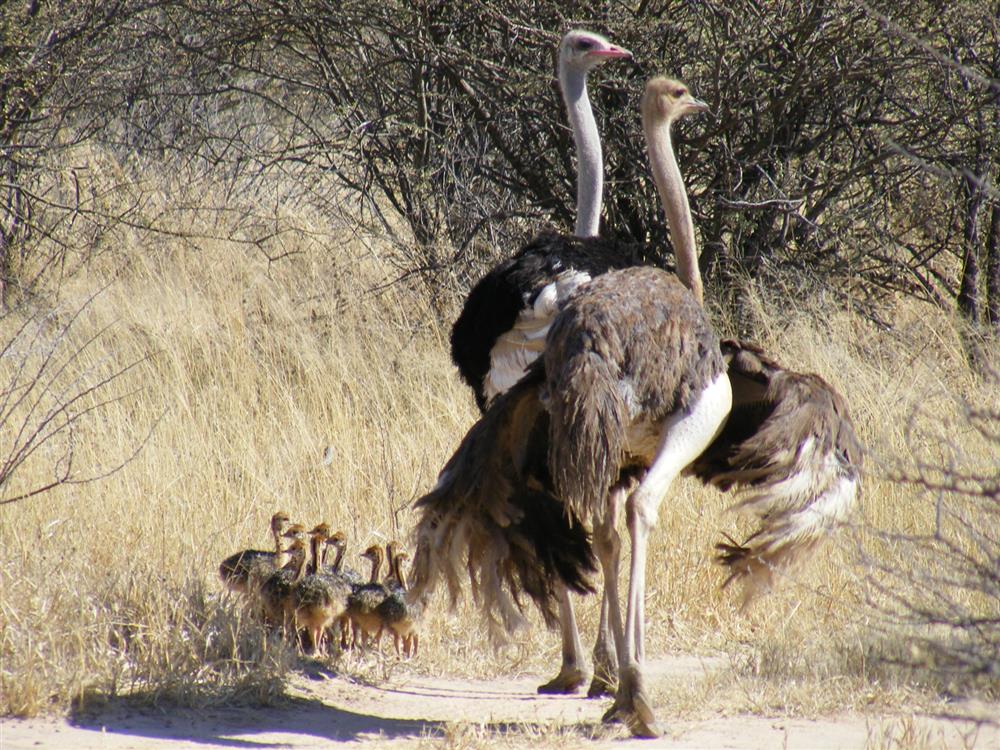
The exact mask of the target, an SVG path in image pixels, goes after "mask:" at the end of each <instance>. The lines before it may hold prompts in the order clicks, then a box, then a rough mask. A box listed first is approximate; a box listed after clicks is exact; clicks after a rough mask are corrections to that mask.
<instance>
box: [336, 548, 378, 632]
mask: <svg viewBox="0 0 1000 750" xmlns="http://www.w3.org/2000/svg"><path fill="white" fill-rule="evenodd" d="M361 557H364V558H366V559H367V560H368V561H369V562H371V566H372V570H371V577H370V578H369V580H368V583H366V584H362V585H361V586H358V587H357V588H356V589H355V590H354V592H353V593H352V594H351V595H350V596H349V597H348V599H347V609H346V611H345V614H346V615H347V616H348V617H349V618H350V620H351V628H352V630H353V631H354V637H353V645H355V646H357V645H358V643H359V642H363V644H364V645H367V643H368V642H369V641H370V640H371V638H373V637H374V636H375V635H377V634H379V633H380V631H381V629H382V620H381V618H379V615H378V612H377V611H376V610H377V609H378V605H379V604H381V603H382V601H383V600H384V599H385V597H386V595H387V593H388V591H387V590H386V587H385V586H384V585H383V584H382V583H381V582H380V581H379V572H380V571H381V569H382V560H383V554H382V548H381V547H379V546H378V545H377V544H373V545H372V546H370V547H369V548H368V549H366V550H365V551H364V552H362V553H361Z"/></svg>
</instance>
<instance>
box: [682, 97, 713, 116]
mask: <svg viewBox="0 0 1000 750" xmlns="http://www.w3.org/2000/svg"><path fill="white" fill-rule="evenodd" d="M685 108H686V109H687V111H688V112H689V113H690V114H698V113H699V112H708V113H709V114H711V113H712V108H711V107H709V106H708V104H706V103H705V102H703V101H702V100H701V99H695V98H694V97H693V96H692V97H691V98H690V99H688V100H687V102H685Z"/></svg>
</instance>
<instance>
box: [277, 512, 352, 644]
mask: <svg viewBox="0 0 1000 750" xmlns="http://www.w3.org/2000/svg"><path fill="white" fill-rule="evenodd" d="M329 532H330V529H329V527H328V526H327V525H326V524H320V525H319V526H317V527H316V528H314V529H313V530H312V531H311V532H309V534H310V548H311V552H312V562H311V564H310V566H309V572H308V573H307V574H306V573H305V566H304V565H303V566H301V567H300V570H299V573H298V575H297V577H296V578H297V580H296V581H295V583H294V585H293V586H292V591H291V595H290V597H289V602H290V609H291V617H292V619H294V622H295V627H296V629H299V628H304V629H305V630H306V632H308V633H309V640H310V642H311V643H312V647H313V649H314V650H315V651H316V653H317V654H319V655H320V656H324V655H325V653H326V649H325V646H324V638H323V633H324V631H325V630H326V628H327V627H329V626H330V625H332V624H333V622H334V620H335V619H336V618H337V617H338V616H339V615H340V614H341V613H342V612H343V610H344V606H345V604H346V597H345V596H341V595H339V592H338V591H337V590H336V589H335V588H334V585H333V582H332V580H331V579H330V578H329V577H327V576H326V575H324V574H323V573H322V570H321V564H320V557H321V555H320V545H323V544H324V543H325V542H326V541H327V539H328V538H329Z"/></svg>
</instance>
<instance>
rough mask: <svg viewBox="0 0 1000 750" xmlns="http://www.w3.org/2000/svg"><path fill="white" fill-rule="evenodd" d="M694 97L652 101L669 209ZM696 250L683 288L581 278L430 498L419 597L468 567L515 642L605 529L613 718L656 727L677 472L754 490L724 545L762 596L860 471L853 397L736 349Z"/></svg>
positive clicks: (492, 614)
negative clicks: (659, 544) (738, 527)
mask: <svg viewBox="0 0 1000 750" xmlns="http://www.w3.org/2000/svg"><path fill="white" fill-rule="evenodd" d="M678 93H681V90H680V89H679V88H678V84H677V82H676V81H667V80H663V79H657V80H655V81H653V82H651V83H650V84H649V85H648V86H647V90H646V94H645V96H644V97H643V107H642V113H643V121H644V132H645V134H646V136H647V141H648V146H649V149H650V159H651V162H652V163H653V165H654V169H655V170H656V173H655V175H654V176H655V177H656V179H657V182H658V186H659V187H660V189H661V197H662V198H663V199H664V201H665V202H667V203H668V205H667V206H666V208H667V209H668V211H670V210H679V205H678V204H679V200H678V197H677V196H678V195H679V193H678V192H677V190H670V189H666V190H664V186H665V185H666V187H668V188H669V187H670V185H669V182H670V179H672V178H671V176H670V170H667V169H664V167H665V166H667V165H669V164H670V163H671V161H672V155H670V154H668V153H666V151H667V150H668V149H669V141H667V140H666V139H665V135H666V132H665V131H667V130H668V128H669V121H668V113H669V111H670V110H671V108H672V106H674V104H675V103H676V100H677V95H678ZM673 179H679V173H677V174H675V175H674V176H673ZM671 203H672V204H673V205H670V204H671ZM673 223H674V222H673V221H672V224H673ZM692 238H693V235H692ZM694 250H695V248H694V244H693V241H691V242H684V241H682V242H677V239H676V238H675V251H676V252H677V253H678V254H679V255H686V256H687V257H685V258H678V263H677V267H678V271H679V274H680V277H681V279H680V280H678V279H677V278H675V277H673V276H671V275H670V274H667V273H665V272H663V271H659V270H656V269H651V268H632V269H625V270H619V271H611V272H608V273H607V274H605V275H603V276H601V277H599V278H597V279H595V280H594V281H592V282H591V283H590V284H588V285H586V286H585V287H584V288H582V289H581V290H580V291H579V292H578V293H577V295H576V296H575V297H573V298H572V299H571V300H570V301H569V302H568V303H567V304H566V306H565V307H564V309H563V310H562V312H560V313H559V315H558V317H557V318H556V320H555V321H554V323H553V324H552V327H551V330H550V331H549V334H548V337H547V341H546V346H545V352H544V356H543V359H542V361H540V362H536V363H535V364H534V365H532V366H531V367H530V368H529V370H528V372H527V373H526V375H525V377H524V378H523V379H522V380H521V381H520V382H518V383H517V384H516V385H515V386H514V387H513V388H511V389H510V390H509V391H507V392H506V393H504V394H502V395H500V396H498V397H497V398H496V399H495V401H494V402H493V404H492V405H491V406H490V408H489V409H488V410H487V411H486V413H485V414H484V416H483V417H482V419H480V420H479V422H477V423H476V425H474V426H473V428H472V429H471V430H470V431H469V433H468V434H467V435H466V437H465V439H464V440H463V441H462V443H461V444H460V445H459V447H458V449H457V451H456V452H455V454H454V455H453V456H452V458H451V460H450V461H449V462H448V463H447V464H446V465H445V467H444V469H443V470H442V472H441V474H440V475H439V479H438V483H437V485H436V486H435V488H434V489H432V490H431V492H429V493H428V494H427V495H425V496H424V497H423V498H421V499H420V500H419V501H418V503H417V507H418V509H419V511H420V514H421V516H420V519H419V522H418V525H417V529H416V542H417V545H416V549H417V552H416V555H415V559H414V571H413V578H414V580H413V586H412V589H411V591H410V593H409V596H410V597H411V598H413V599H415V600H423V599H425V598H426V596H427V595H428V593H429V592H430V591H431V590H432V589H433V588H434V586H435V585H436V584H437V583H438V582H439V581H441V580H443V581H445V582H446V583H447V585H448V588H449V590H450V593H451V595H452V599H453V601H454V599H455V597H456V596H457V594H458V592H459V590H460V588H461V579H462V577H463V575H464V574H467V575H468V576H469V577H470V580H471V584H472V590H473V594H474V596H476V598H477V599H478V600H479V601H480V604H481V605H482V607H483V609H484V612H485V614H486V616H487V623H488V624H489V625H490V626H491V633H492V634H494V635H501V636H502V635H503V634H505V633H506V632H509V631H510V630H512V629H514V628H516V627H518V626H519V625H520V624H522V622H523V611H522V607H523V602H522V595H524V594H527V595H528V596H530V597H531V598H532V599H533V600H534V601H535V603H536V604H537V605H538V606H539V609H540V610H541V612H542V614H543V616H545V617H546V619H547V620H549V619H550V618H552V617H553V616H554V612H553V603H554V602H555V601H556V592H557V590H558V587H559V586H565V587H568V588H570V589H576V590H586V589H587V588H588V587H589V581H588V576H589V574H590V573H591V572H592V570H593V568H594V561H593V550H592V549H591V546H590V543H589V539H588V538H587V535H586V530H585V529H584V528H583V520H584V519H588V520H589V521H590V523H591V527H592V528H593V531H594V548H596V551H597V557H598V559H599V560H600V564H601V568H602V571H603V573H604V577H605V586H606V589H607V594H608V596H607V599H608V602H609V606H610V609H611V612H610V617H609V620H610V626H611V629H612V630H613V631H614V639H615V644H616V647H617V652H618V656H619V660H620V664H619V670H620V679H619V684H618V691H617V694H616V697H615V702H614V704H613V706H612V707H611V709H610V710H609V711H608V713H607V714H606V718H607V719H612V718H615V717H620V718H623V719H625V720H626V721H627V722H628V724H629V726H630V728H631V729H632V731H633V732H634V733H635V734H637V735H641V736H656V735H657V734H658V731H659V730H658V727H657V724H656V720H655V716H654V714H653V711H652V708H651V706H650V703H649V700H648V698H647V696H646V693H645V690H644V685H643V673H642V663H643V660H644V591H645V557H646V548H647V544H648V537H649V533H650V531H651V529H652V527H653V525H654V524H655V521H656V516H657V511H658V507H659V505H660V503H661V502H662V500H663V498H664V497H665V495H666V492H667V490H668V488H669V486H670V483H671V482H672V481H673V479H674V478H676V476H678V475H679V474H680V473H681V472H687V473H691V474H694V475H696V476H698V477H699V478H701V479H702V480H703V481H706V482H711V483H713V484H715V485H717V486H719V487H720V489H723V490H727V489H733V488H736V489H739V490H742V491H744V492H745V493H746V494H745V495H744V498H745V499H743V500H742V501H741V502H739V503H738V504H737V507H743V508H745V509H749V510H751V511H753V512H754V513H755V514H756V515H757V518H758V522H759V527H758V529H757V531H755V532H754V533H753V534H751V535H750V537H748V539H747V540H746V541H744V542H743V543H742V544H737V543H735V542H733V543H729V544H724V545H720V547H719V550H720V555H719V557H718V558H717V559H718V561H719V562H720V563H722V564H724V565H726V566H727V567H728V568H729V570H730V576H729V578H728V579H727V583H728V582H729V581H731V580H735V579H740V580H743V581H745V582H746V584H747V596H752V595H753V594H754V593H756V592H758V591H762V590H764V589H765V588H766V585H769V584H770V581H771V578H772V576H773V574H774V573H775V572H776V571H777V570H780V569H782V568H784V567H787V566H789V565H791V564H792V563H793V562H794V561H795V560H796V559H799V558H801V557H803V556H804V555H805V553H806V552H808V551H809V550H811V549H813V548H814V547H815V545H816V543H817V542H818V541H820V540H822V539H823V538H825V537H827V536H828V535H829V532H830V530H831V528H832V527H834V526H835V525H836V524H837V522H838V521H839V520H840V519H841V518H842V517H843V515H844V513H846V511H847V510H848V509H849V507H850V505H851V503H852V502H853V500H854V497H855V495H856V493H857V485H858V470H859V468H860V446H859V445H858V443H857V439H856V438H855V437H854V433H853V428H852V426H851V423H850V419H849V417H848V416H847V412H846V407H845V404H844V402H843V399H841V398H840V397H839V395H838V394H836V393H835V392H834V391H833V390H832V389H831V388H830V387H829V386H828V385H826V384H825V383H824V382H823V381H822V380H821V379H820V378H818V377H817V376H809V375H799V374H796V373H791V372H788V371H786V370H783V369H782V368H780V367H779V366H778V365H777V364H776V363H774V362H773V361H772V360H770V359H768V358H767V357H766V356H764V355H762V354H761V353H760V352H759V351H758V350H754V349H752V348H751V347H749V346H746V345H740V344H739V343H738V342H722V344H721V345H720V342H719V340H718V338H717V336H716V335H715V334H714V332H713V331H712V328H711V326H710V324H709V323H708V320H707V318H706V316H705V314H704V311H703V309H702V307H701V304H700V302H699V300H698V299H697V297H696V296H695V294H694V293H693V292H692V291H691V290H692V289H697V288H698V283H697V282H698V279H697V273H698V267H697V263H696V262H695V261H696V258H695V257H694V255H693V253H694ZM682 282H683V283H682ZM734 396H735V398H734ZM727 416H728V417H729V420H730V421H729V423H728V424H727V425H726V426H725V428H723V424H724V422H725V420H726V418H727ZM636 482H638V485H637V486H635V483H636ZM633 487H634V489H633ZM623 506H624V508H625V510H626V514H627V519H628V529H629V536H630V541H631V543H632V563H631V570H630V580H629V589H628V598H627V607H626V616H625V621H624V623H623V622H622V617H621V611H620V608H619V604H618V602H619V599H618V594H617V580H618V578H617V571H618V539H617V532H616V524H615V521H616V519H617V516H618V514H619V513H620V510H621V508H622V507H623Z"/></svg>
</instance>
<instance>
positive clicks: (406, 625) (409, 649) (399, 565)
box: [375, 545, 423, 659]
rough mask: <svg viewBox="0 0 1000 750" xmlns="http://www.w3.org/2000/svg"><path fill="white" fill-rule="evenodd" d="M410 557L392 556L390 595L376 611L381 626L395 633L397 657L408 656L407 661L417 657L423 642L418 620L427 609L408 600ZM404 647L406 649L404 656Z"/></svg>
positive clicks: (401, 553)
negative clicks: (405, 565) (406, 566)
mask: <svg viewBox="0 0 1000 750" xmlns="http://www.w3.org/2000/svg"><path fill="white" fill-rule="evenodd" d="M386 551H387V552H388V545H386ZM409 558H410V556H409V555H408V554H407V553H406V552H397V553H395V554H393V555H391V559H392V562H391V568H392V579H393V580H392V582H391V583H388V582H387V583H386V588H387V589H388V593H387V595H386V597H385V599H384V600H383V601H382V603H381V604H379V605H378V607H377V608H376V610H375V611H376V613H377V614H378V616H379V620H380V623H381V627H383V628H388V629H389V630H390V631H392V641H393V646H394V647H395V649H396V656H405V657H406V658H407V659H409V658H410V657H412V656H416V654H417V647H418V645H419V643H420V638H419V635H418V634H417V620H418V619H419V618H420V616H421V614H423V607H422V606H421V605H420V604H419V603H418V602H411V603H407V601H406V576H405V574H404V573H403V563H404V562H406V560H408V559H409ZM387 581H388V579H387ZM400 646H402V653H401V652H400V651H401V649H400Z"/></svg>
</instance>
